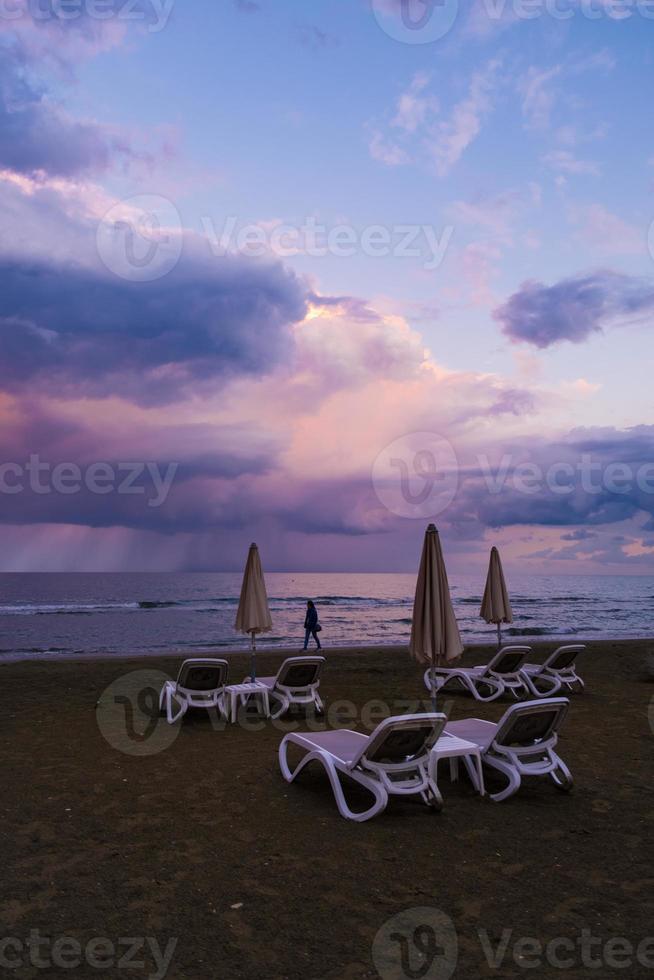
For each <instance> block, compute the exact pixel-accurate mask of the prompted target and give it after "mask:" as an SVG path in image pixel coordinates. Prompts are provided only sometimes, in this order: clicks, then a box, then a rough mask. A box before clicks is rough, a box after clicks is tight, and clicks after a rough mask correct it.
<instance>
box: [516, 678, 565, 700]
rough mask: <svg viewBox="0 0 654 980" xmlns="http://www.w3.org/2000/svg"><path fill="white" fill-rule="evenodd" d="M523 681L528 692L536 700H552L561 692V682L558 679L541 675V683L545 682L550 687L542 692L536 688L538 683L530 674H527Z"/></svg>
mask: <svg viewBox="0 0 654 980" xmlns="http://www.w3.org/2000/svg"><path fill="white" fill-rule="evenodd" d="M522 680H523V683H524V685H525V687H526V688H527V691H528V692H529V693H530V694H532V695H533V696H534V697H535V698H552V697H554V695H555V694H556V693H557V692H558V691H560V690H561V681H560V680H559V679H558V678H557V677H546V676H545V675H540V676H539V677H538V680H539V681H544V683H545V684H548V685H549V687H547V688H546V690H544V691H541V690H540V688H538V687H537V686H536V681H535V679H534V678H533V677H531V676H530V674H527V673H526V672H525V673H523V675H522Z"/></svg>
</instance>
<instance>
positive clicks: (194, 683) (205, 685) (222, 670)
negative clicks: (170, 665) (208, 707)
mask: <svg viewBox="0 0 654 980" xmlns="http://www.w3.org/2000/svg"><path fill="white" fill-rule="evenodd" d="M228 673H229V664H228V663H227V661H226V660H199V659H198V660H185V661H184V663H183V664H182V666H181V667H180V670H179V675H178V677H177V686H178V687H183V688H184V689H185V690H186V691H215V690H216V689H217V688H220V687H224V686H225V684H226V683H227V675H228Z"/></svg>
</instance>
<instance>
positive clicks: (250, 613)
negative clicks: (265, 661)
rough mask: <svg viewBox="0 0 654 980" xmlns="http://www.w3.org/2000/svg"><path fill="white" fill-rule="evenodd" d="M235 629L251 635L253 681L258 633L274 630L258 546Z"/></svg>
mask: <svg viewBox="0 0 654 980" xmlns="http://www.w3.org/2000/svg"><path fill="white" fill-rule="evenodd" d="M234 626H235V628H236V629H237V630H238V631H239V633H249V634H250V637H251V643H252V671H251V676H252V680H253V681H254V680H256V679H257V659H256V658H257V652H256V651H257V641H256V637H257V634H258V633H267V632H268V631H269V630H271V629H272V619H271V616H270V609H269V608H268V596H267V594H266V583H265V581H264V578H263V569H262V567H261V558H260V557H259V549H258V548H257V546H256V544H251V545H250V551H249V552H248V560H247V564H246V566H245V573H244V575H243V585H242V586H241V598H240V601H239V604H238V612H237V613H236V622H235V624H234Z"/></svg>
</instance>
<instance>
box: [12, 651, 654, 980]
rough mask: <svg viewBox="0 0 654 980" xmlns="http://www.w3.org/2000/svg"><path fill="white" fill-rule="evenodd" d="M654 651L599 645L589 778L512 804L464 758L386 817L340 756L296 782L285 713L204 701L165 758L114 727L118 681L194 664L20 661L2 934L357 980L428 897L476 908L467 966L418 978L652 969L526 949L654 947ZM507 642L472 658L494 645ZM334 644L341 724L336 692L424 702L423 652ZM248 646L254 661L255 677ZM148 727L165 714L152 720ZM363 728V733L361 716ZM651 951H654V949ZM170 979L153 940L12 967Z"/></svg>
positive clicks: (575, 711) (536, 789)
mask: <svg viewBox="0 0 654 980" xmlns="http://www.w3.org/2000/svg"><path fill="white" fill-rule="evenodd" d="M549 649H551V646H550V647H547V646H543V647H541V648H539V649H538V650H537V651H536V654H537V657H536V659H537V658H538V657H540V656H542V655H544V653H545V652H546V651H547V650H549ZM652 649H654V642H647V643H643V642H621V643H603V644H600V643H596V644H593V645H592V646H591V647H590V648H589V650H588V652H587V654H586V655H585V656H584V657H583V658H580V661H579V666H580V671H581V673H582V674H583V676H584V677H585V678H586V680H587V685H588V687H587V693H586V694H585V695H582V696H577V697H574V698H573V703H572V706H571V712H570V715H569V717H568V720H567V723H566V726H565V729H564V731H563V736H562V739H561V742H560V753H561V755H562V756H563V758H564V759H565V760H566V762H567V763H568V765H569V767H570V768H571V770H572V772H573V775H574V777H575V787H574V790H573V791H572V793H571V794H570V795H564V794H562V793H560V792H558V791H557V790H556V789H555V787H554V786H553V785H552V784H551V783H550V782H549V781H548V780H546V779H541V780H538V781H532V782H531V783H529V784H528V785H526V786H523V789H522V791H521V792H520V794H519V795H518V796H516V797H514V798H513V799H511V800H509V801H507V802H504V803H499V804H497V803H492V802H491V801H490V800H481V799H480V798H479V797H477V796H476V795H475V794H474V792H473V790H472V788H471V786H470V784H469V783H468V782H467V780H465V779H464V780H462V781H461V782H459V783H457V784H451V783H450V782H449V780H448V779H447V778H446V775H445V771H443V777H444V778H443V780H442V783H441V786H442V789H443V793H444V797H445V807H444V810H443V811H442V813H440V814H434V813H433V812H431V811H430V810H428V809H427V808H426V807H424V806H423V805H421V804H420V803H417V802H412V801H402V800H397V799H396V800H391V803H390V805H389V807H388V809H387V810H386V812H385V813H384V814H382V815H381V816H379V817H377V818H375V819H374V820H372V821H370V822H368V823H364V824H355V823H351V822H348V821H345V820H344V819H342V818H341V817H340V816H339V814H338V812H337V810H336V807H335V805H334V802H333V799H332V795H331V791H330V788H329V785H328V783H327V780H326V778H325V777H324V775H322V773H321V772H320V771H319V770H316V771H315V772H312V771H307V772H306V773H305V774H304V775H303V776H302V777H301V778H300V779H299V780H298V782H297V783H295V784H294V785H292V786H288V785H287V784H286V783H285V782H284V781H283V780H282V778H281V776H280V773H279V769H278V766H277V755H276V752H277V746H278V744H279V741H280V738H281V733H280V731H279V730H278V729H276V728H275V727H273V725H271V724H270V723H268V724H266V725H265V726H264V727H263V730H258V731H253V730H248V729H244V728H242V727H239V726H230V727H229V728H228V729H227V730H223V731H218V730H215V728H214V726H213V725H212V722H211V719H209V718H208V717H207V716H206V714H202V713H200V714H198V715H194V716H192V717H191V716H188V717H187V719H186V720H185V721H184V723H183V725H182V728H181V731H180V732H179V734H178V737H177V738H176V740H175V741H173V742H172V744H170V745H169V746H168V747H167V748H165V749H162V751H160V752H158V753H156V754H153V755H148V756H144V757H138V756H130V755H127V754H125V753H124V752H123V751H120V750H119V749H117V748H115V747H113V746H112V745H111V744H109V743H108V741H106V740H105V738H104V737H103V735H102V734H101V733H100V730H99V727H98V723H97V721H96V702H97V701H98V699H99V698H100V696H101V694H102V692H103V690H104V689H105V688H106V687H107V685H109V684H110V683H111V682H112V681H114V680H115V679H117V678H120V677H122V676H123V675H125V674H126V673H129V672H130V671H133V670H162V671H164V672H166V673H169V674H173V673H174V672H175V668H176V663H177V662H176V661H170V660H165V659H163V660H161V659H159V660H156V661H154V660H150V661H143V660H137V661H125V660H121V661H117V660H114V661H111V662H85V663H48V664H39V663H32V664H28V663H24V664H14V665H5V666H3V667H0V689H1V691H2V715H3V716H2V726H3V730H4V731H3V742H2V757H3V758H2V796H1V799H0V860H1V867H2V884H1V886H0V888H1V892H2V895H1V900H0V938H2V937H16V938H18V939H19V940H24V939H25V938H27V937H28V936H29V933H30V930H34V929H38V930H40V932H41V934H42V936H45V937H49V938H50V939H51V940H54V939H56V938H57V937H73V938H76V939H77V940H79V941H80V942H81V943H82V944H86V943H87V942H88V941H89V940H90V939H92V938H93V937H97V936H100V937H106V938H108V939H110V940H111V941H113V942H114V943H116V944H117V943H118V941H119V940H120V939H121V938H124V937H146V936H147V937H154V938H156V939H157V940H158V942H159V943H160V944H161V946H162V947H165V946H166V943H167V942H168V940H169V939H171V938H176V939H177V940H178V943H177V948H176V951H175V953H174V957H173V960H172V964H171V966H170V969H169V971H168V977H170V978H207V980H216V978H227V980H231V978H239V977H246V978H248V980H249V978H251V980H264V978H293V980H296V978H297V980H312V978H315V980H328V978H333V980H336V978H344V980H358V978H364V977H366V978H369V977H377V976H378V975H379V974H378V972H377V970H376V969H375V965H374V963H373V958H372V952H371V950H372V944H373V939H374V938H375V934H376V933H377V931H378V930H379V929H380V927H381V926H382V925H383V924H384V922H385V921H386V920H387V919H389V918H390V917H391V916H394V915H395V914H396V913H398V912H401V911H402V910H406V909H412V908H416V907H424V906H427V907H434V908H437V909H439V910H441V911H442V912H444V913H446V914H447V915H449V916H450V917H451V918H452V919H453V920H454V923H455V925H456V929H457V932H458V947H459V954H458V963H457V965H456V968H455V970H454V972H453V973H452V972H451V971H447V970H445V968H444V967H443V968H442V969H441V972H434V970H435V969H436V967H434V968H433V969H432V971H431V972H428V973H426V974H425V973H420V972H419V971H417V972H415V973H414V975H415V976H427V978H429V977H439V978H444V977H449V976H451V975H453V976H454V977H464V978H468V977H469V978H477V977H502V978H504V977H523V976H531V977H537V978H539V980H540V978H541V977H549V976H552V977H554V976H556V977H564V978H566V977H582V976H594V977H600V978H604V977H608V976H615V975H622V976H627V977H630V978H631V977H641V976H643V977H645V976H652V975H654V968H652V967H650V968H648V967H647V966H645V965H641V964H638V963H637V962H636V961H635V956H634V957H633V962H632V964H631V966H629V967H627V968H626V969H621V970H615V969H612V968H611V967H610V966H608V965H607V964H606V963H604V964H603V965H601V966H599V967H598V968H592V967H590V966H584V965H583V964H582V963H581V951H580V950H578V951H577V952H575V953H573V954H567V953H566V951H565V950H562V951H560V952H561V954H562V955H563V956H564V958H565V956H566V955H571V956H572V957H573V958H574V960H575V965H574V966H571V967H569V968H567V969H557V968H555V967H554V966H552V965H547V963H545V965H541V966H540V967H537V968H535V969H525V966H524V965H519V962H520V961H518V962H516V960H515V959H514V957H513V954H512V952H511V949H512V944H513V943H514V942H515V941H516V940H518V939H519V938H521V937H528V936H531V937H536V938H537V939H538V940H539V941H540V942H542V943H546V942H547V941H549V940H551V939H553V938H555V937H569V938H571V939H572V940H573V941H575V942H576V941H577V940H578V938H579V937H580V936H581V935H582V930H584V929H588V930H591V932H592V935H593V936H594V937H598V938H599V939H601V940H602V943H601V945H595V946H594V947H593V953H592V955H593V956H595V957H598V956H599V957H600V962H601V958H602V956H604V954H603V953H602V952H601V950H602V946H603V944H604V943H606V942H607V941H609V940H610V939H612V938H614V937H623V938H624V939H626V940H628V941H630V942H631V943H632V944H634V945H635V946H636V945H638V944H639V943H640V942H641V940H643V938H644V937H647V936H652V935H654V869H653V865H652V836H653V830H654V827H653V823H652V821H653V818H654V789H653V786H652V765H651V759H652V749H653V748H654V735H653V733H652V728H651V727H650V720H649V719H652V721H654V709H651V708H650V700H651V698H652V696H653V695H654V684H652V683H648V682H647V680H646V679H645V678H646V676H647V675H646V670H645V661H646V654H647V652H648V651H649V650H652ZM487 652H488V651H487V650H477V651H475V652H474V654H473V655H467V656H466V659H465V661H464V662H467V663H469V664H470V663H474V662H484V660H485V659H486V655H487ZM327 656H328V657H329V663H328V668H327V670H326V673H325V677H324V682H323V692H324V695H325V698H326V700H327V701H328V703H329V704H330V705H331V706H332V715H331V720H333V708H334V702H335V701H337V700H338V699H345V698H347V699H350V700H351V701H352V702H354V704H355V705H357V706H358V708H359V709H361V707H362V706H363V705H364V704H365V703H366V702H368V701H369V700H370V699H372V698H378V699H382V700H383V701H385V702H386V703H387V704H388V705H389V706H390V707H391V708H393V706H394V705H395V707H396V708H399V709H400V710H402V709H403V708H405V707H406V705H405V704H398V701H397V699H398V698H414V699H420V698H423V697H424V694H425V692H424V691H423V689H422V687H421V671H419V670H418V668H417V667H416V665H415V664H413V663H412V662H411V661H410V660H409V658H408V655H407V654H406V653H405V652H402V651H398V650H395V651H391V650H372V649H371V650H368V651H366V652H365V653H359V654H357V655H356V656H353V655H348V654H347V653H345V652H343V651H339V652H331V653H330V651H327ZM280 660H281V655H280V654H279V653H278V652H277V653H275V654H274V655H273V654H270V655H263V656H262V657H261V664H262V666H265V667H266V668H267V669H266V672H272V670H273V669H274V668H275V667H276V666H277V665H278V663H279V662H280ZM246 663H247V660H246V658H245V657H244V656H242V655H239V656H237V657H234V668H233V671H232V678H233V679H234V680H240V679H241V678H242V675H243V673H244V668H245V666H246ZM448 701H449V702H450V705H451V716H452V718H461V717H466V716H470V715H476V716H478V717H483V718H488V719H492V720H497V719H498V718H499V717H500V716H501V714H502V713H503V711H504V710H505V708H506V704H504V703H495V704H491V705H479V704H477V703H476V702H473V701H472V700H471V699H469V698H466V697H465V696H456V697H454V698H448ZM116 710H117V711H118V715H117V716H116V717H117V721H116V722H115V724H114V731H115V735H114V736H111V737H112V740H113V741H114V742H116V743H117V744H118V745H119V746H127V747H131V748H134V747H135V746H136V749H137V750H139V749H145V750H146V751H149V749H150V748H155V747H157V746H158V747H159V748H162V747H163V744H164V743H165V741H166V738H167V737H168V735H169V734H170V733H169V732H168V731H167V726H166V725H165V722H161V727H160V728H157V730H156V731H155V732H154V734H151V735H150V737H149V738H146V739H145V740H144V741H141V742H139V741H138V740H135V739H133V738H130V737H128V735H127V734H126V728H125V720H124V719H125V711H126V708H125V705H124V704H122V703H119V704H118V705H117V706H116ZM648 710H649V718H648ZM303 724H304V723H302V724H301V725H300V726H299V727H303ZM134 725H135V728H136V730H137V731H138V730H139V726H140V730H141V731H142V730H143V723H142V720H141V721H139V720H138V718H137V720H136V721H135V722H134ZM350 727H359V728H360V729H361V730H364V727H365V726H364V725H362V723H361V720H360V719H359V721H358V722H357V723H355V725H354V726H350ZM232 906H238V907H237V908H233V907H232ZM419 924H420V916H419V915H418V917H417V919H416V920H415V925H419ZM478 930H485V931H486V932H487V933H488V934H489V937H490V942H491V943H493V944H494V943H495V942H496V941H497V940H499V939H500V938H501V936H502V931H503V930H512V934H511V945H510V947H509V951H508V952H507V955H506V959H505V960H504V962H503V963H502V965H501V967H500V968H499V969H492V968H491V967H490V966H489V965H488V964H487V962H486V959H485V956H484V952H483V948H482V945H481V943H480V940H479V937H478ZM125 949H126V948H125V947H121V953H120V955H122V954H123V953H124V952H125ZM649 954H650V957H651V959H650V962H652V964H653V965H654V955H653V954H654V946H650V949H649ZM11 955H15V954H14V953H13V952H12V954H11ZM43 955H44V956H46V957H47V955H48V953H47V949H44V952H43ZM137 958H138V957H137ZM413 962H414V967H416V966H418V967H419V966H420V961H419V960H418V959H416V960H414V961H413ZM435 962H436V963H437V962H439V961H435ZM523 962H524V961H523ZM155 973H156V970H155V967H154V961H153V959H152V956H151V955H150V954H149V953H148V955H147V958H146V961H145V966H142V967H134V966H131V967H128V966H125V967H124V968H122V969H119V968H118V966H117V965H116V963H114V965H113V966H111V967H110V968H109V969H106V970H98V969H93V968H92V967H90V966H89V965H82V966H81V967H80V968H79V969H63V968H61V967H56V966H55V967H52V968H49V969H43V968H37V967H36V966H31V965H30V964H29V960H28V959H27V958H26V956H25V957H24V965H23V966H22V967H21V968H20V969H17V970H11V971H10V970H5V971H3V970H2V969H0V974H1V975H3V976H13V977H21V978H23V977H59V976H61V977H84V978H85V980H87V978H92V977H96V976H110V977H125V978H127V977H146V976H151V975H154V974H155ZM385 976H389V977H390V976H397V977H402V976H409V974H408V973H396V974H391V973H387V974H385Z"/></svg>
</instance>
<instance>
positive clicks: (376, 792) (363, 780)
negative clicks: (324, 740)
mask: <svg viewBox="0 0 654 980" xmlns="http://www.w3.org/2000/svg"><path fill="white" fill-rule="evenodd" d="M292 744H294V745H298V743H297V742H295V741H294V739H293V736H292V735H287V736H286V737H285V738H283V739H282V742H281V745H280V746H279V768H280V769H281V771H282V775H283V777H284V779H285V780H286V781H287V782H289V783H291V782H293V780H294V779H295V778H296V777H297V776H298V775H299V774H300V773H301V772H302V770H303V769H304V767H305V766H307V765H308V764H309V763H310V762H314V761H315V762H319V763H320V764H321V766H322V767H323V769H324V770H325V772H326V773H327V776H328V777H329V782H330V783H331V787H332V792H333V794H334V799H335V800H336V805H337V807H338V810H339V813H340V814H341V816H342V817H345V819H346V820H354V821H356V822H357V823H363V822H364V821H365V820H370V819H371V817H374V816H376V815H377V814H378V813H381V812H382V810H385V809H386V804H387V803H388V793H387V792H386V790H385V789H384V787H383V786H381V785H380V784H379V783H378V782H377V780H375V779H372V778H369V777H368V776H364V775H363V773H360V772H354V771H352V770H349V769H341V768H340V766H338V765H337V763H335V761H334V759H333V758H332V757H331V756H329V755H327V753H326V752H321V751H320V750H319V749H316V750H315V751H309V752H307V753H306V755H305V756H303V758H302V759H300V761H299V763H298V764H297V766H296V768H295V769H293V770H291V769H290V767H289V765H288V747H289V745H292ZM298 747H299V748H304V746H302V745H299V746H298ZM339 771H340V772H342V773H343V774H344V775H346V776H349V777H350V778H351V779H354V780H355V782H357V783H360V785H361V786H363V787H364V788H365V789H367V790H368V791H369V792H370V793H372V795H373V796H374V798H375V802H374V803H373V805H372V806H371V807H369V809H367V810H364V811H363V812H361V813H355V812H354V811H353V810H351V809H350V807H349V806H348V805H347V801H346V799H345V794H344V793H343V787H342V785H341V779H340V776H339Z"/></svg>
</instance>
